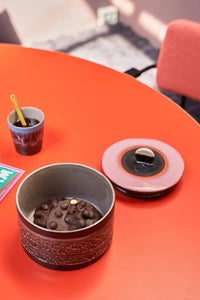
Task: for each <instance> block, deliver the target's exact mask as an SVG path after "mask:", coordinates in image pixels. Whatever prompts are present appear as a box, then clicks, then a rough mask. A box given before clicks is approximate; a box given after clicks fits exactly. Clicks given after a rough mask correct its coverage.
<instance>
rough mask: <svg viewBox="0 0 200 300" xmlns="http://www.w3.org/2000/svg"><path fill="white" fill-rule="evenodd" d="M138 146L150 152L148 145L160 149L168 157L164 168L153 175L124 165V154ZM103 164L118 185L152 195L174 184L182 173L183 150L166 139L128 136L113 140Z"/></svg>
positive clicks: (157, 150)
mask: <svg viewBox="0 0 200 300" xmlns="http://www.w3.org/2000/svg"><path fill="white" fill-rule="evenodd" d="M138 148H139V149H141V148H142V149H147V152H148V149H150V151H149V152H151V151H152V150H153V151H155V152H158V154H159V155H160V156H161V157H162V159H163V161H164V166H163V168H162V170H160V171H159V172H158V173H157V174H153V175H149V176H141V175H140V176H138V175H137V174H132V173H130V172H129V171H127V170H126V169H125V168H124V167H123V165H122V156H123V154H124V153H126V152H128V151H129V150H131V149H138ZM142 151H143V150H141V152H142ZM150 155H151V153H150ZM102 167H103V171H104V173H105V174H106V175H107V177H108V178H109V179H110V180H111V181H112V182H113V183H114V184H115V185H117V186H119V187H121V188H122V189H125V190H128V191H131V192H136V193H141V194H142V193H144V194H147V195H148V193H151V194H152V193H153V194H157V193H160V192H161V191H165V190H169V189H170V188H172V187H173V186H174V185H175V184H176V183H177V182H178V181H179V180H180V178H181V177H182V174H183V171H184V162H183V159H182V157H181V156H180V154H179V153H178V152H177V151H176V150H175V149H174V148H173V147H171V146H170V145H168V144H166V143H164V142H161V141H158V140H153V139H126V140H122V141H120V142H117V143H115V144H113V145H112V146H110V147H109V148H108V149H107V150H106V151H105V153H104V155H103V158H102Z"/></svg>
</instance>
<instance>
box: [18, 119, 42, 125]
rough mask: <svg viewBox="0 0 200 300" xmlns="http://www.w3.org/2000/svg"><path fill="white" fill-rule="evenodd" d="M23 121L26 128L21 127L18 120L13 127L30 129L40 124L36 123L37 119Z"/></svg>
mask: <svg viewBox="0 0 200 300" xmlns="http://www.w3.org/2000/svg"><path fill="white" fill-rule="evenodd" d="M24 119H25V121H26V126H23V125H22V123H21V121H20V120H17V121H15V123H14V124H13V125H14V126H17V127H32V126H35V125H37V124H38V123H40V121H38V120H37V119H31V118H24Z"/></svg>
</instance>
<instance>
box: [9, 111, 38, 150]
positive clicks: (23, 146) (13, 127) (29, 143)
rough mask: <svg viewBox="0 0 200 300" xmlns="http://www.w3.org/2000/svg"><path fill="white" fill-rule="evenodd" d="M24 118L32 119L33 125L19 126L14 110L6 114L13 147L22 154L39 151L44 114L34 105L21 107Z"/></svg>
mask: <svg viewBox="0 0 200 300" xmlns="http://www.w3.org/2000/svg"><path fill="white" fill-rule="evenodd" d="M21 111H22V113H23V116H24V118H25V120H28V121H29V120H34V123H33V124H34V125H29V126H26V127H23V126H19V124H20V122H19V117H18V115H17V112H16V111H15V110H14V111H12V112H11V113H10V114H9V116H8V119H7V120H8V125H9V128H10V131H11V135H12V138H13V142H14V145H15V149H16V151H17V152H18V153H20V154H22V155H33V154H36V153H38V152H40V151H41V149H42V141H43V127H44V114H43V112H42V111H41V110H40V109H38V108H35V107H22V108H21Z"/></svg>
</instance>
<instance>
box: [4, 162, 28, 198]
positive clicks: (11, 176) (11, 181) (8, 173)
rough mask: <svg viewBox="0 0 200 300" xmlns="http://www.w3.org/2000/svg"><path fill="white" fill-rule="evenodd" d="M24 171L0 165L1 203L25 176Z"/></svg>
mask: <svg viewBox="0 0 200 300" xmlns="http://www.w3.org/2000/svg"><path fill="white" fill-rule="evenodd" d="M24 172H25V171H24V170H21V169H17V168H15V167H12V166H8V165H5V164H3V163H0V201H1V200H2V199H3V198H4V197H5V195H6V194H7V193H8V192H9V191H10V190H11V188H12V187H13V186H14V185H15V184H16V182H17V181H18V180H19V179H20V177H21V176H22V175H23V174H24Z"/></svg>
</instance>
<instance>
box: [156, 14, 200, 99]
mask: <svg viewBox="0 0 200 300" xmlns="http://www.w3.org/2000/svg"><path fill="white" fill-rule="evenodd" d="M156 81H157V86H158V87H159V88H160V89H162V90H167V91H171V92H174V93H177V94H180V95H183V96H186V97H189V98H193V99H195V100H199V101H200V23H197V22H193V21H188V20H181V19H180V20H175V21H173V22H171V23H170V24H169V25H168V28H167V32H166V35H165V38H164V41H163V43H162V47H161V50H160V54H159V58H158V63H157V75H156Z"/></svg>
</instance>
